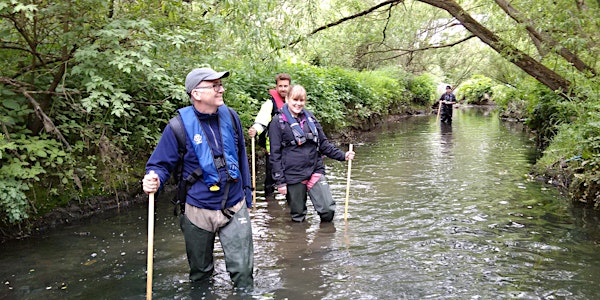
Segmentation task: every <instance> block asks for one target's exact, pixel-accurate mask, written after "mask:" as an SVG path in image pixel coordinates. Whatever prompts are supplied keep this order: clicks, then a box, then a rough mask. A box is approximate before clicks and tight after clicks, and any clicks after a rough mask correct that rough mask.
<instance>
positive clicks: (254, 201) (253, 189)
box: [252, 137, 256, 208]
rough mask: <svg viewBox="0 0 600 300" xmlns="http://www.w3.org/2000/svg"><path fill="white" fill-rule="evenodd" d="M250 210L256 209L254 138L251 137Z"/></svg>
mask: <svg viewBox="0 0 600 300" xmlns="http://www.w3.org/2000/svg"><path fill="white" fill-rule="evenodd" d="M252 208H256V158H255V151H254V137H252Z"/></svg>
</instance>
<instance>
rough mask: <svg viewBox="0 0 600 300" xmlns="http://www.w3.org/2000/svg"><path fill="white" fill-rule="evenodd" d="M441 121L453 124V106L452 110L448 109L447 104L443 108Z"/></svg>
mask: <svg viewBox="0 0 600 300" xmlns="http://www.w3.org/2000/svg"><path fill="white" fill-rule="evenodd" d="M440 121H441V122H442V123H452V106H450V108H447V107H446V105H445V104H444V106H442V111H441V113H440Z"/></svg>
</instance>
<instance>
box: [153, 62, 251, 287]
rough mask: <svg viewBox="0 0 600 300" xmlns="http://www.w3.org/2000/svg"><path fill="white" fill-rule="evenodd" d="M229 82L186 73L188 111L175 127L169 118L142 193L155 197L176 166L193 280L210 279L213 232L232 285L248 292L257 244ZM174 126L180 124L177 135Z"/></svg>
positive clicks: (201, 71) (216, 75)
mask: <svg viewBox="0 0 600 300" xmlns="http://www.w3.org/2000/svg"><path fill="white" fill-rule="evenodd" d="M228 76H229V72H228V71H224V72H217V71H215V70H213V69H211V68H198V69H193V70H192V71H191V72H190V73H188V75H187V77H186V79H185V89H186V92H187V94H188V96H189V97H190V101H191V103H192V105H191V106H187V107H184V108H181V109H179V110H178V113H179V114H178V116H177V117H175V118H177V119H174V120H175V121H179V122H173V121H174V120H171V121H170V122H169V125H168V126H166V127H165V130H164V132H163V134H162V136H161V138H160V140H159V142H158V145H157V146H156V148H155V150H154V152H153V153H152V155H151V156H150V159H149V160H148V162H147V163H146V175H145V176H144V179H143V180H142V184H143V190H144V192H145V193H147V194H150V193H156V192H158V191H160V190H161V189H162V188H163V184H164V183H165V182H167V180H168V179H169V177H170V176H171V174H176V175H177V172H178V171H177V169H178V167H180V168H181V172H180V175H179V176H180V184H179V192H178V193H177V194H178V201H180V202H181V208H182V209H181V211H182V212H183V213H182V214H181V216H180V227H181V231H182V232H183V236H184V239H185V245H186V252H187V257H188V262H189V265H190V280H191V281H194V282H209V281H210V278H211V275H212V273H213V270H214V262H213V250H214V242H215V237H216V235H217V234H218V235H219V241H220V242H221V246H222V247H223V253H224V257H225V266H226V269H227V272H228V273H229V275H230V277H231V279H232V281H233V284H234V286H235V287H236V288H241V289H251V288H252V286H253V283H254V279H253V274H252V273H253V268H254V256H253V253H254V246H253V243H252V228H251V226H250V216H249V214H248V211H249V208H250V207H252V190H251V184H250V172H249V171H248V169H249V168H248V160H247V155H246V146H245V143H244V136H243V132H242V125H241V122H240V118H239V116H238V114H237V113H236V112H235V111H234V110H232V109H230V108H228V107H227V106H226V105H225V104H224V102H223V93H224V92H225V88H224V87H223V84H222V82H221V79H223V78H226V77H228ZM173 124H179V129H177V128H173V127H178V126H175V125H173ZM183 131H184V132H185V138H184V140H185V151H181V150H178V132H180V135H179V136H180V137H181V136H182V135H183V133H182V132H183ZM181 139H183V138H180V140H181ZM182 152H183V153H182ZM151 171H153V172H151Z"/></svg>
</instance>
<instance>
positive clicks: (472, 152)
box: [0, 109, 600, 300]
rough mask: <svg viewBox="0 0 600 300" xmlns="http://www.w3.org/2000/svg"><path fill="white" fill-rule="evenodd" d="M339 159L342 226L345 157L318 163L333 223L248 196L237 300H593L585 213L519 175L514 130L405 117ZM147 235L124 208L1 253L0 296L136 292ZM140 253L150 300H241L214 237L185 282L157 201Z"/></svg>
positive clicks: (464, 113) (483, 113)
mask: <svg viewBox="0 0 600 300" xmlns="http://www.w3.org/2000/svg"><path fill="white" fill-rule="evenodd" d="M342 148H343V149H346V148H347V146H346V145H344V146H342ZM354 150H355V151H356V153H357V155H356V160H354V161H353V163H352V170H351V188H350V193H349V198H348V200H349V201H348V215H347V220H345V218H344V211H345V199H346V179H347V177H346V176H347V175H346V174H347V173H346V172H347V170H348V169H347V163H344V162H337V161H332V160H326V161H325V163H326V164H327V167H328V175H327V176H328V180H329V183H330V185H331V188H332V192H333V194H334V198H335V199H336V201H337V214H336V217H335V220H334V222H333V223H328V224H320V223H319V221H318V217H317V215H316V213H315V212H314V210H313V209H312V207H310V206H309V216H308V219H307V222H304V223H300V224H298V223H292V222H291V221H290V220H289V214H288V211H287V208H286V205H285V200H284V199H283V198H282V197H280V196H279V197H278V198H277V200H276V201H272V202H266V201H265V200H264V197H262V193H261V191H258V201H257V208H256V210H255V211H254V212H253V213H252V222H253V224H252V225H253V229H254V245H255V280H256V282H255V286H256V287H255V291H254V292H253V294H252V295H251V297H252V298H255V299H598V297H599V296H598V295H600V294H599V292H598V286H600V245H599V242H600V221H599V219H598V214H597V213H595V212H593V211H589V210H584V209H581V208H574V207H572V206H571V205H570V204H569V203H568V201H567V200H566V199H565V198H563V197H562V196H560V195H559V194H558V192H557V191H556V190H555V189H554V188H553V187H551V186H547V185H545V184H543V183H540V182H537V181H535V180H532V179H531V178H530V177H529V176H528V175H527V173H528V172H529V170H530V168H531V164H532V163H533V159H534V157H535V155H536V154H535V151H534V149H533V143H532V141H530V139H529V137H528V136H527V135H526V134H525V133H524V132H523V131H522V130H521V128H520V127H519V126H518V125H513V124H507V123H503V122H501V121H499V120H498V117H497V113H496V112H494V111H489V110H478V109H468V110H455V116H454V122H453V124H452V125H451V126H443V127H440V126H439V124H436V120H435V116H433V117H430V116H421V117H412V118H408V119H404V120H401V121H399V122H395V123H389V124H385V125H384V126H382V128H379V129H377V130H376V131H374V132H370V133H365V135H364V136H363V137H362V138H361V141H357V143H356V144H354ZM258 171H261V170H258ZM260 176H264V174H260ZM260 176H259V178H258V180H257V182H262V178H260ZM258 186H259V188H260V184H258ZM146 226H147V208H146V207H145V206H138V207H133V208H127V209H124V210H121V211H119V212H110V213H106V214H103V215H102V216H98V217H94V218H92V219H90V220H86V221H84V222H81V223H79V224H76V225H71V226H67V227H64V228H61V229H56V230H53V231H50V232H47V233H45V234H44V235H43V236H41V237H36V238H31V239H26V240H20V241H11V242H7V243H5V244H2V245H0V254H1V255H0V279H1V280H2V283H3V284H2V286H0V299H47V300H49V299H144V298H145V292H146V276H145V270H146V249H147V248H146V247H147V244H146V243H147V227H146ZM154 246H155V249H156V250H155V255H154V267H153V273H154V277H153V282H154V285H153V298H154V299H238V298H242V296H241V295H239V294H237V293H235V292H234V291H232V287H231V284H230V280H229V276H228V275H227V273H226V271H225V266H224V263H223V257H222V255H223V253H222V250H221V248H220V245H219V243H218V242H217V244H216V256H215V259H216V269H215V276H214V285H213V287H212V288H211V291H210V292H209V293H202V292H200V291H198V289H197V288H196V287H193V286H192V285H190V283H188V282H187V272H188V265H187V260H186V256H185V247H184V242H183V237H182V235H181V233H180V231H179V226H178V221H177V219H176V218H175V217H173V215H172V206H171V204H170V203H169V201H168V199H166V198H165V199H160V200H159V202H158V203H157V206H156V221H155V239H154ZM246 298H247V297H246Z"/></svg>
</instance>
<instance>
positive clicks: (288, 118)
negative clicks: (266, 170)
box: [280, 104, 319, 147]
mask: <svg viewBox="0 0 600 300" xmlns="http://www.w3.org/2000/svg"><path fill="white" fill-rule="evenodd" d="M281 112H282V115H281V118H280V121H285V122H287V123H288V124H290V127H291V128H292V132H293V133H294V141H293V142H291V141H288V142H286V141H282V144H283V146H284V147H285V146H289V145H293V144H294V143H295V144H296V145H298V146H301V145H303V144H304V143H306V141H307V138H308V139H309V140H312V141H313V142H315V144H317V145H319V133H318V132H317V126H315V122H314V117H313V116H312V114H311V113H309V112H308V111H307V110H305V109H302V112H303V113H304V117H305V118H306V123H307V124H308V128H309V129H310V134H309V136H308V137H307V136H306V135H305V134H304V130H303V129H302V127H300V124H298V121H297V120H296V118H294V117H293V116H292V114H291V113H290V110H289V108H288V105H287V104H284V105H283V107H282V108H281ZM311 135H312V136H311Z"/></svg>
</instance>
